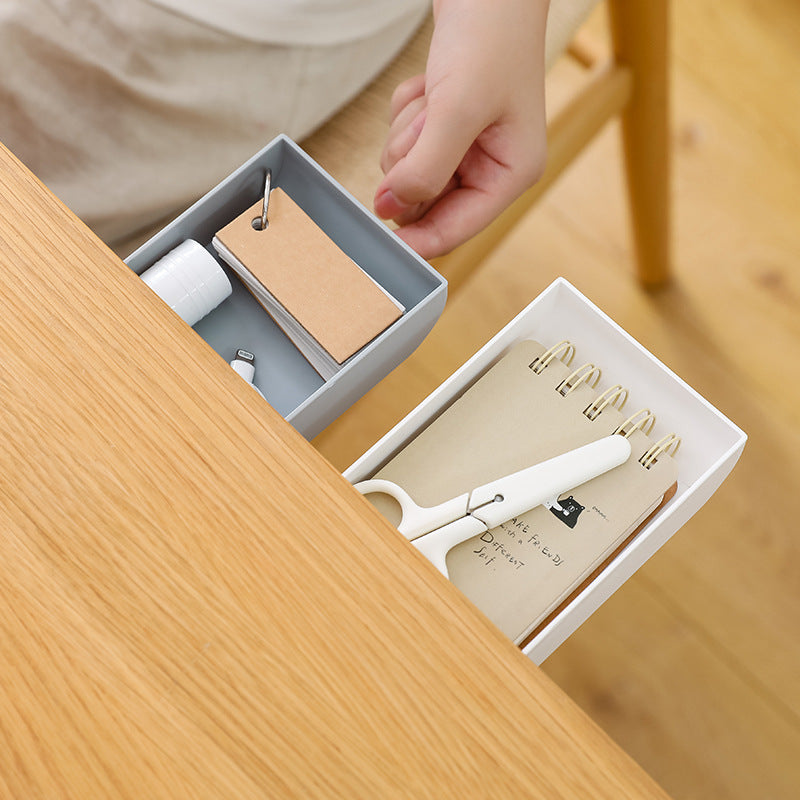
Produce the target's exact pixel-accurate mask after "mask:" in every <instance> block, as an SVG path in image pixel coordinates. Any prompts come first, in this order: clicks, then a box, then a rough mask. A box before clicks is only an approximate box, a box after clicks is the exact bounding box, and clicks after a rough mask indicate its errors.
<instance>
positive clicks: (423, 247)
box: [395, 187, 505, 259]
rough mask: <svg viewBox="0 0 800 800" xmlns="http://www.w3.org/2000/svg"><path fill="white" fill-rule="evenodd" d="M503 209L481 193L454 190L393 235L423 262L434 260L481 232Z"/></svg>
mask: <svg viewBox="0 0 800 800" xmlns="http://www.w3.org/2000/svg"><path fill="white" fill-rule="evenodd" d="M504 207H505V201H504V200H501V199H500V198H499V197H496V196H492V195H490V194H488V193H486V192H485V191H483V190H482V189H479V188H474V187H462V188H456V189H453V190H452V191H451V192H449V193H447V194H446V195H444V196H443V197H442V198H441V199H440V200H439V201H438V202H436V203H435V204H433V205H432V206H431V207H430V208H429V210H428V211H427V213H425V214H424V215H423V216H421V217H420V218H419V219H417V220H415V221H413V222H411V223H409V224H406V225H401V227H399V228H398V229H397V230H396V231H395V233H396V234H397V235H398V236H399V237H400V238H401V239H402V240H403V241H404V242H405V243H406V244H407V245H408V246H409V247H411V248H412V249H413V250H415V251H416V252H417V253H419V255H421V256H422V257H423V258H426V259H430V258H435V257H437V256H440V255H444V254H445V253H449V252H450V251H451V250H452V249H453V248H455V247H457V246H458V245H460V244H463V243H464V242H465V241H467V239H469V238H471V237H472V236H474V235H475V234H476V233H478V232H479V231H481V230H483V228H485V227H486V226H487V225H488V224H489V223H490V222H491V221H492V220H493V219H494V218H495V217H496V216H497V215H498V214H499V213H500V212H501V211H502V210H503V208H504Z"/></svg>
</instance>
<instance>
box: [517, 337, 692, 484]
mask: <svg viewBox="0 0 800 800" xmlns="http://www.w3.org/2000/svg"><path fill="white" fill-rule="evenodd" d="M574 357H575V346H574V345H573V344H572V342H570V341H568V340H566V339H564V340H563V341H560V342H558V344H554V345H553V346H552V347H550V348H548V349H547V350H545V352H544V353H542V355H540V356H538V357H537V358H535V359H534V360H533V361H531V363H530V364H528V368H529V369H530V370H531V371H532V372H533V373H534V374H535V375H541V374H542V372H544V370H545V369H547V367H548V365H549V364H550V363H552V362H553V361H554V360H555V359H558V360H559V361H561V362H562V363H564V364H565V365H566V366H570V365H571V364H572V360H573V358H574ZM601 374H602V372H601V370H600V368H599V367H597V366H595V365H594V364H591V363H586V364H583V365H581V366H580V367H578V368H577V369H575V370H573V371H572V372H571V373H570V374H569V375H568V376H567V377H566V378H564V380H562V381H561V382H560V383H559V384H558V386H556V391H557V392H558V393H559V394H560V395H561V396H562V397H567V396H568V395H569V394H570V393H572V392H574V391H575V389H577V388H578V387H579V386H581V385H582V384H584V383H585V384H586V385H587V386H590V388H592V389H594V388H595V387H596V386H597V384H598V383H599V382H600V376H601ZM627 401H628V390H627V389H626V388H625V387H624V386H622V384H619V383H617V384H615V385H614V386H610V387H609V388H608V389H605V390H604V391H602V392H601V393H600V394H598V395H597V397H595V399H594V400H593V401H592V402H591V403H589V405H588V406H586V408H585V409H584V410H583V414H584V416H585V417H587V418H588V419H589V420H591V421H594V420H596V419H597V418H598V417H599V416H600V414H601V413H602V412H603V409H605V408H608V407H609V406H610V407H612V408H616V409H617V410H618V411H621V410H622V409H623V407H624V406H625V403H626V402H627ZM655 424H656V416H655V414H654V413H653V412H652V411H651V410H650V409H649V408H641V409H639V410H638V411H637V412H636V413H634V414H631V415H630V416H629V417H628V418H627V419H626V420H625V421H624V422H622V423H621V424H620V425H618V426H617V428H616V430H615V431H614V434H619V435H620V436H624V437H625V438H626V439H627V438H630V436H631V434H632V433H633V432H634V431H637V430H638V431H641V432H642V433H643V434H645V436H649V435H650V433H652V431H653V428H654V427H655ZM680 446H681V438H680V436H678V435H677V434H675V433H669V434H667V435H666V436H664V437H663V438H662V439H659V440H658V441H657V442H656V443H655V444H654V445H653V446H652V447H650V448H649V449H648V450H647V451H646V452H645V453H643V454H642V455H641V456H640V457H639V458H638V459H637V460H638V462H639V463H640V464H641V465H642V466H643V467H644V468H645V469H650V467H652V466H653V464H655V463H656V461H657V460H658V458H659V456H662V455H669V456H674V455H675V454H676V453H677V452H678V448H679V447H680Z"/></svg>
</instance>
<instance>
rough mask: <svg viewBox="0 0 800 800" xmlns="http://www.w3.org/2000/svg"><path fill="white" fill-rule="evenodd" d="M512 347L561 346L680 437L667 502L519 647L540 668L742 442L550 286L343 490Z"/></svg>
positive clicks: (656, 366) (581, 304) (614, 331)
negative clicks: (532, 343)
mask: <svg viewBox="0 0 800 800" xmlns="http://www.w3.org/2000/svg"><path fill="white" fill-rule="evenodd" d="M522 339H535V340H537V341H539V342H542V343H546V344H548V345H549V344H554V343H555V342H558V341H560V340H562V339H568V340H569V341H571V342H573V343H574V344H575V347H576V349H577V351H578V352H579V353H580V357H581V360H585V361H591V362H593V363H596V364H601V365H602V367H603V370H604V373H605V374H607V375H609V376H612V377H613V381H614V382H617V381H619V382H620V383H621V384H623V385H624V386H627V387H628V388H629V389H630V395H631V405H632V406H634V407H636V408H639V407H649V408H652V409H653V410H654V411H655V412H656V415H657V426H656V428H655V431H654V433H653V436H654V439H658V438H659V436H660V435H661V434H662V433H663V434H665V433H667V432H670V431H676V432H678V433H679V434H680V436H681V437H682V438H683V444H682V446H681V450H680V453H679V454H678V456H677V462H678V491H677V493H676V495H675V497H673V498H672V499H671V500H670V501H669V502H668V503H667V504H666V505H665V506H664V507H663V508H662V509H661V510H660V511H659V512H658V513H657V514H656V515H655V516H654V517H653V518H652V519H651V520H650V522H649V523H648V524H647V525H646V526H645V527H644V528H642V530H641V531H639V532H638V534H637V535H636V536H635V537H634V538H633V539H632V540H631V541H630V542H629V543H628V544H627V545H626V547H625V548H624V549H623V550H622V551H621V552H620V553H619V554H618V555H617V556H616V557H615V558H613V559H612V561H610V562H609V563H608V565H607V566H606V567H605V568H604V569H603V570H602V572H601V573H600V574H599V575H598V576H597V577H596V578H595V579H594V580H593V581H592V582H591V583H589V584H588V585H586V586H585V587H584V588H583V589H582V590H581V591H580V592H579V593H578V594H577V595H576V596H574V597H573V598H572V600H571V601H570V602H569V603H568V604H567V605H566V606H565V607H563V608H562V609H561V611H560V612H559V613H558V614H557V615H556V616H555V617H553V618H552V619H551V620H550V621H549V623H547V624H546V625H545V627H543V628H542V629H541V630H540V631H539V632H538V633H537V635H536V636H535V637H534V638H533V639H532V640H531V641H530V642H529V643H528V644H527V646H526V647H525V648H524V652H525V653H526V654H527V655H528V656H529V657H530V658H531V659H533V660H534V661H535V662H537V663H541V662H542V661H543V660H544V659H545V658H547V656H548V655H550V653H552V652H553V651H554V650H555V649H556V648H557V647H558V646H559V645H560V644H561V643H562V642H563V641H564V640H565V639H566V638H567V637H568V636H569V635H570V634H571V633H573V631H575V630H576V629H577V628H578V626H579V625H581V624H582V623H583V622H584V621H585V620H586V619H587V618H588V617H589V615H590V614H591V613H592V612H593V611H595V609H597V608H598V607H599V606H600V604H601V603H603V602H604V601H605V600H606V599H607V598H608V597H610V596H611V594H612V593H613V592H614V591H615V590H616V589H618V588H619V587H620V586H621V585H622V584H623V583H624V582H625V581H626V580H627V579H628V578H629V577H630V576H631V575H632V574H633V573H634V572H635V571H636V570H637V569H638V568H639V567H640V566H642V564H644V563H645V561H647V559H648V558H650V556H652V555H653V554H654V553H655V552H656V550H658V548H659V547H661V545H663V544H664V543H665V542H666V541H667V540H668V539H669V538H670V537H671V536H672V535H673V534H674V533H675V532H676V531H677V530H678V529H679V528H680V527H681V526H682V525H684V524H685V523H686V522H687V521H688V520H689V519H690V517H691V516H692V515H693V514H694V513H695V512H696V511H698V509H700V507H701V506H702V505H703V504H704V503H705V502H706V501H707V500H708V499H709V498H710V497H711V495H712V494H713V493H714V492H715V491H716V489H717V488H718V487H719V485H720V484H721V483H722V481H723V480H724V479H725V477H726V476H727V475H728V473H729V472H730V471H731V469H732V468H733V466H734V464H735V463H736V461H737V460H738V458H739V456H740V455H741V453H742V449H743V448H744V445H745V442H746V440H747V437H746V435H745V434H744V433H743V431H741V430H740V429H739V428H738V427H737V426H736V425H734V424H733V423H732V422H731V421H730V420H729V419H727V418H726V417H725V416H724V415H723V414H721V413H720V412H719V411H717V409H715V408H714V407H713V406H712V405H711V404H710V403H708V402H707V401H706V400H704V399H703V398H702V397H701V396H700V395H699V394H698V393H697V392H695V391H694V390H693V389H692V388H691V387H690V386H688V385H687V384H686V383H684V382H683V381H682V380H681V379H680V378H679V377H677V376H676V375H675V374H674V373H673V372H671V371H670V370H669V369H668V368H667V367H665V366H664V365H663V364H662V363H661V362H660V361H658V359H656V358H655V357H654V356H652V355H651V354H650V353H649V352H647V350H645V349H644V348H643V347H642V346H641V345H640V344H639V343H638V342H636V341H635V340H634V339H633V338H632V337H630V336H629V335H628V334H627V333H625V331H624V330H622V329H621V328H620V327H619V326H618V325H617V324H616V323H614V322H613V321H612V320H611V319H609V317H607V316H606V315H605V314H604V313H603V312H602V311H600V310H599V309H598V308H597V307H596V306H594V305H593V304H592V303H591V302H590V301H589V300H587V299H586V298H585V297H584V296H583V295H582V294H581V293H580V292H578V290H577V289H575V288H574V287H573V286H571V285H570V284H569V283H568V282H567V281H566V280H564V279H563V278H560V279H558V280H557V281H555V282H554V283H553V284H552V285H551V286H549V287H548V288H547V289H546V290H545V291H544V292H543V293H542V294H541V295H539V297H537V298H536V299H535V300H534V301H533V302H532V303H531V304H530V305H529V306H528V307H527V308H526V309H525V310H524V311H522V312H521V313H520V314H519V315H518V316H517V317H516V319H514V320H512V321H511V322H510V323H509V324H508V325H506V327H505V328H503V330H502V331H500V332H499V333H498V334H497V335H496V336H495V337H494V338H493V339H492V340H491V341H490V342H489V343H488V344H486V345H485V346H484V347H483V348H482V349H481V350H480V351H479V352H478V353H476V354H475V355H474V356H473V357H472V358H471V359H470V360H469V361H468V362H467V363H466V364H464V366H463V367H461V369H459V370H458V371H457V372H456V373H455V374H454V375H452V376H451V377H450V378H449V379H448V380H447V381H445V382H444V383H443V384H442V385H441V386H440V387H439V388H438V389H436V391H434V392H433V393H432V394H431V395H430V396H429V397H428V398H426V399H425V400H424V401H423V402H422V403H421V404H420V405H419V406H417V408H415V409H414V410H413V411H412V412H411V413H410V414H409V415H408V416H407V417H406V418H405V419H404V420H402V421H401V422H399V423H398V424H397V425H396V426H395V427H394V428H393V429H392V430H391V431H389V433H387V434H386V436H384V437H383V438H382V439H381V440H380V441H379V442H377V443H376V444H375V445H374V446H373V447H372V448H371V449H370V450H369V451H367V452H366V453H365V454H364V455H363V456H362V457H361V458H360V459H359V460H358V461H356V462H355V463H354V464H353V465H352V466H351V467H350V468H349V469H347V471H346V472H345V473H344V474H345V477H346V478H348V480H350V481H352V482H353V483H356V482H358V481H361V480H365V479H367V478H369V477H371V476H372V475H373V474H374V473H375V472H376V471H377V470H378V469H380V467H381V466H383V464H385V463H386V462H387V461H388V460H389V459H390V458H391V457H392V456H393V455H394V454H395V453H396V452H397V451H398V450H400V449H401V448H402V447H403V446H404V445H405V444H406V443H407V442H409V441H410V440H411V439H413V438H414V437H415V436H416V434H417V433H418V432H419V431H421V430H422V429H423V428H424V427H425V426H426V425H427V424H428V422H429V421H431V420H433V419H434V418H435V417H436V416H438V415H439V414H440V413H441V412H442V411H443V410H444V409H446V408H447V407H448V406H449V405H450V404H452V403H453V402H454V401H455V400H456V399H457V398H458V397H459V396H460V395H461V393H462V392H464V391H465V390H466V389H467V388H468V387H469V386H470V385H472V383H474V382H475V381H476V380H477V379H478V378H479V377H480V376H481V375H483V374H484V373H485V372H486V370H487V369H488V368H489V367H491V366H492V364H494V363H495V362H496V361H498V360H499V359H500V358H501V357H502V356H503V355H504V354H505V353H506V352H507V351H508V350H509V349H510V348H511V347H512V346H513V345H514V344H515V343H516V342H518V341H520V340H522Z"/></svg>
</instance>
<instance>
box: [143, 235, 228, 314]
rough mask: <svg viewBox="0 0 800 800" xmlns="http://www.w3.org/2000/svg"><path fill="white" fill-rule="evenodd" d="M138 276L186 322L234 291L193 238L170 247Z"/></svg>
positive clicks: (205, 311) (219, 267) (215, 263)
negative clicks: (167, 251) (172, 248)
mask: <svg viewBox="0 0 800 800" xmlns="http://www.w3.org/2000/svg"><path fill="white" fill-rule="evenodd" d="M141 278H142V280H143V281H144V282H145V283H146V284H147V285H148V286H149V287H150V288H151V289H152V290H153V291H154V292H155V293H156V294H157V295H158V296H159V297H160V298H161V299H162V300H163V301H164V302H165V303H166V304H167V305H168V306H169V307H170V308H171V309H172V310H173V311H175V312H176V313H177V314H178V315H180V317H181V319H183V320H184V321H185V322H186V323H187V324H189V325H194V324H196V323H197V322H199V321H200V320H201V319H203V317H205V316H206V314H210V313H211V312H212V311H213V310H214V309H215V308H216V307H217V306H218V305H219V304H220V303H221V302H222V301H223V300H225V299H226V298H227V297H230V295H231V292H232V291H233V287H232V286H231V282H230V281H229V280H228V276H227V275H226V274H225V272H224V271H223V269H222V267H221V266H220V265H219V264H218V263H217V260H216V259H215V258H214V256H212V255H211V253H209V252H208V250H206V249H205V247H203V246H202V245H201V244H199V243H198V242H196V241H194V239H186V241H184V242H181V244H179V245H178V246H177V247H176V248H175V249H174V250H170V252H169V253H167V254H166V255H165V256H163V257H162V258H160V259H159V260H158V261H156V263H155V264H153V266H152V267H150V268H149V269H148V270H146V271H145V272H143V273H142V275H141Z"/></svg>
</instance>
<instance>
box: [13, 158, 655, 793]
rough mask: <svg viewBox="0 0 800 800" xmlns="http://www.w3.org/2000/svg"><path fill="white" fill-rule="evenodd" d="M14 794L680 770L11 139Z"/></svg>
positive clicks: (492, 784)
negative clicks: (656, 761)
mask: <svg viewBox="0 0 800 800" xmlns="http://www.w3.org/2000/svg"><path fill="white" fill-rule="evenodd" d="M0 415H1V417H2V429H1V430H2V435H1V436H0V796H2V797H4V798H5V797H19V798H31V797H47V798H57V797H75V798H82V799H85V798H95V797H97V798H107V797H131V798H159V797H173V798H187V797H230V798H237V799H239V798H250V797H269V798H281V797H302V798H312V797H321V798H332V797H342V798H389V797H414V798H424V797H430V798H444V797H455V798H465V797H496V798H521V797H542V798H557V797H575V798H595V799H596V798H614V800H619V799H620V798H629V797H630V798H632V797H648V798H650V797H664V795H663V793H662V792H661V791H660V790H659V788H658V787H657V786H655V785H654V784H653V782H652V781H651V780H650V779H649V778H648V777H647V776H646V775H645V774H644V773H643V772H642V771H641V770H640V769H639V768H638V767H637V766H636V765H635V764H634V763H633V762H632V761H631V760H630V759H629V758H628V757H627V756H626V755H625V754H624V753H622V752H621V751H620V750H619V749H618V748H617V747H616V746H615V745H613V743H611V742H610V740H609V739H608V738H607V737H606V736H605V735H604V734H603V733H602V732H601V731H600V730H599V729H598V728H597V727H596V726H595V725H594V724H593V723H591V722H590V721H589V720H588V719H587V718H586V717H585V716H584V715H583V714H582V712H580V711H579V710H578V709H577V708H576V706H574V705H573V704H572V702H571V701H570V700H569V699H567V698H566V697H565V696H564V695H563V694H562V693H561V692H560V691H559V690H558V688H557V687H555V686H554V685H553V684H552V683H551V682H550V681H548V680H547V678H546V677H545V676H544V675H543V674H542V673H541V672H540V671H539V670H538V669H537V668H536V667H535V666H534V665H533V664H532V663H531V662H529V661H528V660H527V659H526V658H524V657H523V656H522V655H521V654H520V653H519V652H518V651H517V650H516V649H515V648H514V647H513V646H512V645H511V644H510V643H509V642H508V641H506V639H505V638H504V637H503V636H501V635H500V634H499V633H498V632H497V631H496V630H495V629H494V628H493V626H491V625H490V624H489V623H488V622H487V621H486V620H485V619H484V618H483V617H482V616H481V615H480V614H479V613H478V612H477V611H475V610H474V609H473V608H472V607H471V606H470V605H469V603H467V601H466V600H464V599H463V598H462V597H461V595H460V594H459V593H458V591H457V590H456V589H455V588H454V587H452V586H451V585H450V584H448V583H447V582H446V581H445V580H444V579H442V578H441V577H440V576H439V574H438V573H437V572H436V571H435V570H434V569H433V568H432V567H431V566H430V565H429V564H427V562H425V561H424V559H423V558H422V557H421V556H419V555H418V554H417V553H416V551H415V550H414V549H413V548H411V547H409V546H408V544H407V542H405V540H404V539H402V537H400V535H399V534H397V532H396V531H394V530H393V529H392V528H391V527H390V526H389V525H388V524H387V523H385V522H384V521H383V520H382V519H381V518H380V517H379V516H378V515H377V514H376V513H375V512H374V511H373V510H372V509H371V507H369V506H368V505H367V504H366V502H364V501H363V499H362V498H361V497H360V496H359V495H358V494H357V493H356V492H355V491H353V490H352V489H351V488H350V487H349V486H348V484H347V483H346V482H345V481H344V479H343V478H342V477H341V476H340V475H339V474H338V473H337V472H336V471H335V470H334V469H333V468H332V467H331V466H330V465H329V464H328V463H327V462H325V461H324V460H323V459H322V458H321V457H320V456H319V455H318V454H317V453H316V451H314V450H313V448H312V447H311V446H310V445H308V444H307V443H306V442H305V441H304V440H303V439H302V438H301V437H300V436H299V435H297V434H296V433H295V432H294V431H293V430H292V429H291V428H290V427H289V426H288V425H287V424H286V423H284V422H283V420H281V419H280V418H279V417H278V416H277V415H276V414H275V413H273V412H272V411H271V410H270V409H269V408H268V407H267V406H265V404H264V403H263V401H262V400H261V399H260V398H259V397H258V396H257V395H256V393H255V392H253V391H251V390H250V389H248V388H247V386H246V385H245V384H244V383H243V382H242V381H241V379H240V378H239V377H238V376H237V375H235V373H234V372H233V370H231V369H230V368H228V367H227V366H226V365H225V364H224V363H223V362H222V360H221V359H219V357H218V356H217V355H215V354H214V353H213V352H212V351H211V350H210V348H208V347H207V346H206V345H205V343H204V342H202V341H201V340H200V339H199V337H197V336H196V335H195V334H194V333H193V331H191V329H189V328H188V327H187V326H185V325H184V324H183V323H182V322H181V321H180V320H179V319H178V318H177V317H176V316H174V315H173V314H172V312H170V311H169V309H167V308H166V306H164V305H163V304H162V303H161V301H159V300H158V299H157V298H156V297H155V295H153V294H152V293H151V292H150V290H149V289H148V288H147V287H146V286H145V285H144V284H143V283H141V281H140V280H139V279H138V278H137V277H136V276H135V275H133V273H131V272H130V271H128V270H127V268H126V267H124V265H122V264H121V263H120V262H119V261H118V260H117V259H116V257H115V256H113V254H111V253H110V251H108V250H107V249H106V248H105V247H104V246H103V245H102V244H101V243H100V242H99V241H98V240H97V239H96V238H95V237H94V236H93V235H92V234H91V233H90V232H89V231H88V230H87V229H86V228H85V227H83V226H82V225H81V223H80V222H78V221H77V220H76V219H75V218H74V217H73V216H72V215H71V214H70V213H69V212H68V211H67V210H66V209H64V208H63V206H61V204H60V203H58V201H56V200H54V199H53V198H52V196H51V195H50V194H49V193H48V192H47V190H46V189H45V188H44V187H43V186H41V184H39V183H38V182H37V181H36V179H34V178H33V177H32V176H30V175H29V174H28V173H27V172H26V171H25V169H24V168H23V167H22V166H21V165H20V164H19V163H18V162H16V161H15V160H14V158H13V157H12V156H11V155H10V154H8V153H7V152H6V151H3V152H2V153H0Z"/></svg>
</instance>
